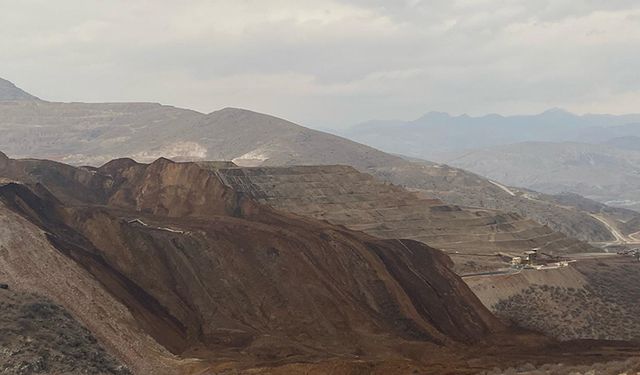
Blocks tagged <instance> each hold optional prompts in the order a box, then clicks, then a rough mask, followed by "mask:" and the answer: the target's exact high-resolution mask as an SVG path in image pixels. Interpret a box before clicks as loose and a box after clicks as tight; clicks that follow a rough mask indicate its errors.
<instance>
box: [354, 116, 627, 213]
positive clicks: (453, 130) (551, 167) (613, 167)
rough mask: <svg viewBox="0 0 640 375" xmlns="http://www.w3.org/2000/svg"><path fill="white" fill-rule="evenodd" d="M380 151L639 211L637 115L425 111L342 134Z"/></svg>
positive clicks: (509, 183) (356, 128)
mask: <svg viewBox="0 0 640 375" xmlns="http://www.w3.org/2000/svg"><path fill="white" fill-rule="evenodd" d="M344 134H345V136H347V137H348V138H350V139H353V140H356V141H358V142H362V143H364V144H368V145H370V146H373V147H376V148H379V149H381V150H383V151H387V152H391V153H397V154H403V155H407V156H411V157H417V158H423V159H428V160H432V161H436V162H441V163H446V164H449V165H452V166H456V167H460V168H463V169H466V170H469V171H472V172H475V173H478V174H480V175H482V176H486V177H489V178H491V179H495V180H497V181H500V182H502V183H505V184H507V185H511V186H519V187H523V188H529V189H533V190H538V191H541V192H544V193H550V194H558V193H562V192H572V193H578V194H581V195H584V196H586V197H588V198H592V199H595V200H598V201H600V202H604V203H607V204H611V205H616V206H620V207H626V208H632V209H640V192H639V191H638V188H637V186H639V185H638V178H639V176H640V152H639V151H640V137H639V136H640V115H638V114H630V115H620V116H614V115H582V116H578V115H574V114H571V113H569V112H566V111H563V110H560V109H552V110H549V111H546V112H543V113H541V114H538V115H528V116H500V115H495V114H492V115H487V116H482V117H470V116H467V115H462V116H451V115H449V114H446V113H437V112H431V113H428V114H426V115H425V116H423V117H421V118H419V119H416V120H414V121H370V122H367V123H363V124H359V125H356V126H353V127H351V128H350V129H348V130H347V131H345V132H344Z"/></svg>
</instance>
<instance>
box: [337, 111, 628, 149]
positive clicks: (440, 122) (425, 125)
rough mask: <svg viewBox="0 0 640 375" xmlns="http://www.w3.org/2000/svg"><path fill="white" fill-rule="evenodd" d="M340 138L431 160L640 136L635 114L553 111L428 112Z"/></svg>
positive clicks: (359, 128)
mask: <svg viewBox="0 0 640 375" xmlns="http://www.w3.org/2000/svg"><path fill="white" fill-rule="evenodd" d="M341 135H344V136H346V137H347V138H350V139H353V140H355V141H357V142H361V143H364V144H367V145H370V146H372V147H376V148H378V149H380V150H383V151H386V152H392V153H399V154H403V155H407V156H412V157H418V158H423V159H428V160H434V159H438V158H439V157H440V155H441V154H442V153H443V152H444V153H447V152H452V151H454V152H455V151H463V150H472V149H480V148H488V147H493V146H500V145H505V144H512V143H521V142H583V143H601V142H604V141H607V140H610V139H614V138H620V137H640V114H630V115H622V116H614V115H583V116H579V115H575V114H572V113H569V112H567V111H564V110H562V109H557V108H556V109H550V110H548V111H546V112H543V113H540V114H537V115H524V116H501V115H496V114H490V115H486V116H481V117H471V116H467V115H462V116H451V115H449V114H447V113H442V112H430V113H427V114H426V115H424V116H422V117H420V118H418V119H416V120H413V121H369V122H365V123H362V124H359V125H355V126H353V127H351V128H348V129H347V130H345V131H343V132H341Z"/></svg>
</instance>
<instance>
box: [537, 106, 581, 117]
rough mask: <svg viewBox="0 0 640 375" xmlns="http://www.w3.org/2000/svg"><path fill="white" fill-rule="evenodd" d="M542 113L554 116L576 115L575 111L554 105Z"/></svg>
mask: <svg viewBox="0 0 640 375" xmlns="http://www.w3.org/2000/svg"><path fill="white" fill-rule="evenodd" d="M541 115H554V116H572V117H573V116H575V115H574V114H573V113H571V112H569V111H567V110H566V109H562V108H558V107H554V108H549V109H547V110H546V111H544V112H542V113H541Z"/></svg>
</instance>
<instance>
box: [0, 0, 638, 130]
mask: <svg viewBox="0 0 640 375" xmlns="http://www.w3.org/2000/svg"><path fill="white" fill-rule="evenodd" d="M0 51H2V58H1V59H0V76H1V77H4V78H7V79H10V80H12V81H14V83H16V84H18V85H19V86H21V87H23V88H25V89H26V90H27V91H30V92H31V93H33V94H34V95H37V96H40V97H42V98H47V99H50V100H60V101H158V102H162V103H167V104H173V105H178V106H183V107H188V108H194V109H197V110H200V111H203V112H210V111H213V110H215V109H219V108H221V107H225V106H239V107H245V108H251V109H254V110H259V111H264V112H269V113H273V114H276V115H280V116H284V117H287V118H290V119H293V120H296V121H299V122H302V123H305V124H308V125H314V126H319V127H339V126H341V125H347V124H350V123H354V122H359V121H363V120H367V119H371V118H404V119H407V118H412V117H417V116H418V115H420V114H422V113H424V112H427V111H429V110H441V111H449V112H452V113H456V114H459V113H470V114H484V113H488V112H500V113H505V114H511V113H522V112H536V111H540V110H543V109H545V108H548V107H564V108H567V109H569V110H573V111H576V112H612V113H622V112H638V111H639V110H640V73H638V72H639V71H638V66H640V3H639V2H637V1H635V0H633V1H625V0H619V1H616V0H608V1H606V2H605V1H597V0H581V1H580V0H536V1H530V0H430V1H427V0H425V1H420V0H407V1H399V0H368V1H365V0H349V1H347V0H345V1H336V0H323V1H310V0H255V1H253V0H234V1H215V0H210V1H204V0H185V1H179V2H178V1H168V0H153V1H151V0H135V1H124V0H110V1H101V0H82V1H80V0H76V1H69V0H58V1H45V0H21V1H19V2H17V1H9V0H0Z"/></svg>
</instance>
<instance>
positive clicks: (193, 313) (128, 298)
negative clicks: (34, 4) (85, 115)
mask: <svg viewBox="0 0 640 375" xmlns="http://www.w3.org/2000/svg"><path fill="white" fill-rule="evenodd" d="M0 176H2V181H3V182H2V184H1V186H0V224H1V225H0V251H1V252H0V255H1V256H2V260H3V261H2V262H0V280H4V282H6V283H8V284H9V285H11V287H12V290H14V291H16V292H19V293H23V292H25V293H33V292H36V291H37V292H38V294H39V295H42V296H44V297H45V298H47V299H49V300H50V301H51V302H52V303H55V304H57V305H60V306H62V307H63V308H65V309H67V310H68V311H69V312H70V314H71V315H72V316H73V317H74V318H75V319H77V320H78V321H79V322H80V323H81V324H83V325H84V326H86V327H87V329H89V330H90V331H91V333H92V334H93V335H95V337H96V339H97V341H98V342H99V343H101V344H102V345H103V346H104V347H105V349H106V350H107V351H108V352H109V353H111V354H112V355H113V356H115V357H116V358H118V359H119V360H121V361H122V362H123V363H125V364H126V365H127V366H128V367H129V368H130V369H131V371H132V372H133V373H136V374H148V373H154V374H202V373H206V372H207V371H209V372H214V373H215V372H222V373H224V372H230V373H236V372H237V373H254V374H255V373H271V374H273V373H280V374H295V373H300V372H301V371H306V372H310V373H318V374H325V373H335V370H336V369H339V370H340V372H341V373H345V374H352V373H398V374H402V373H406V374H409V373H416V372H417V373H420V372H425V371H427V369H428V371H429V372H430V373H435V374H449V373H461V374H472V373H477V372H478V371H480V370H489V369H493V368H495V367H497V365H501V366H502V365H504V366H513V365H515V364H516V363H520V362H521V361H522V360H523V359H524V358H526V359H527V361H531V362H533V363H536V364H542V363H547V362H549V361H552V362H556V361H559V360H564V359H563V358H571V361H572V362H577V363H592V362H593V357H591V356H589V355H587V352H586V351H585V353H584V355H583V353H582V352H580V351H576V349H575V348H576V347H575V346H574V345H572V346H563V345H559V344H556V343H552V342H549V341H548V340H547V339H545V338H543V337H541V336H539V335H537V334H532V333H526V332H518V331H515V330H513V329H512V328H510V327H508V326H506V325H505V324H503V323H502V322H500V321H499V320H498V319H497V318H496V317H495V316H494V315H492V314H491V313H490V312H489V311H488V310H487V309H486V308H485V307H484V306H483V305H482V303H481V302H480V301H479V300H478V299H477V297H476V296H475V295H474V294H473V293H472V292H471V290H470V289H469V288H468V287H467V285H466V284H465V283H464V282H463V281H462V280H461V279H460V278H459V277H458V276H456V274H455V273H454V272H453V271H452V270H451V266H452V262H451V260H450V258H449V257H447V256H446V255H445V254H443V253H442V252H441V251H439V250H435V249H432V248H430V247H428V246H426V245H424V244H422V243H420V242H417V241H412V240H397V239H394V240H385V239H379V238H375V237H372V236H370V235H367V234H364V233H361V232H354V231H351V230H349V229H347V228H345V227H341V226H336V225H333V224H331V223H328V222H322V221H318V220H315V219H311V218H304V217H301V216H296V215H293V214H288V213H286V212H283V211H277V210H274V209H273V208H270V207H268V206H266V205H263V204H261V203H260V202H258V201H256V200H254V199H252V198H251V197H250V196H248V195H247V194H245V193H243V192H241V191H238V190H234V189H231V188H229V187H228V186H227V185H226V184H225V183H224V179H223V178H221V175H220V173H219V172H217V171H216V170H215V168H214V165H210V164H207V165H205V166H200V165H198V164H195V163H175V162H171V161H169V160H166V159H159V160H157V161H155V162H153V163H151V164H139V163H136V162H134V161H132V160H130V159H120V160H115V161H112V162H110V163H107V164H106V165H104V166H102V167H100V168H75V167H70V166H66V165H63V164H59V163H55V162H46V161H34V160H26V161H24V160H12V159H8V158H2V160H1V162H0ZM89 301H91V303H88V302H89ZM478 344H480V345H478ZM472 345H473V346H472ZM594 350H595V351H598V352H599V353H602V355H601V356H598V359H599V360H607V359H614V358H618V356H619V354H617V353H618V352H617V351H616V349H613V350H611V349H610V350H609V351H607V352H605V351H604V349H597V348H594V347H593V346H592V347H591V348H590V349H589V353H593V351H594ZM625 350H627V351H625V353H626V354H627V355H628V354H629V353H634V352H633V349H628V348H625ZM628 350H631V351H628ZM531 353H535V354H533V355H532V354H531ZM569 353H570V355H569Z"/></svg>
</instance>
